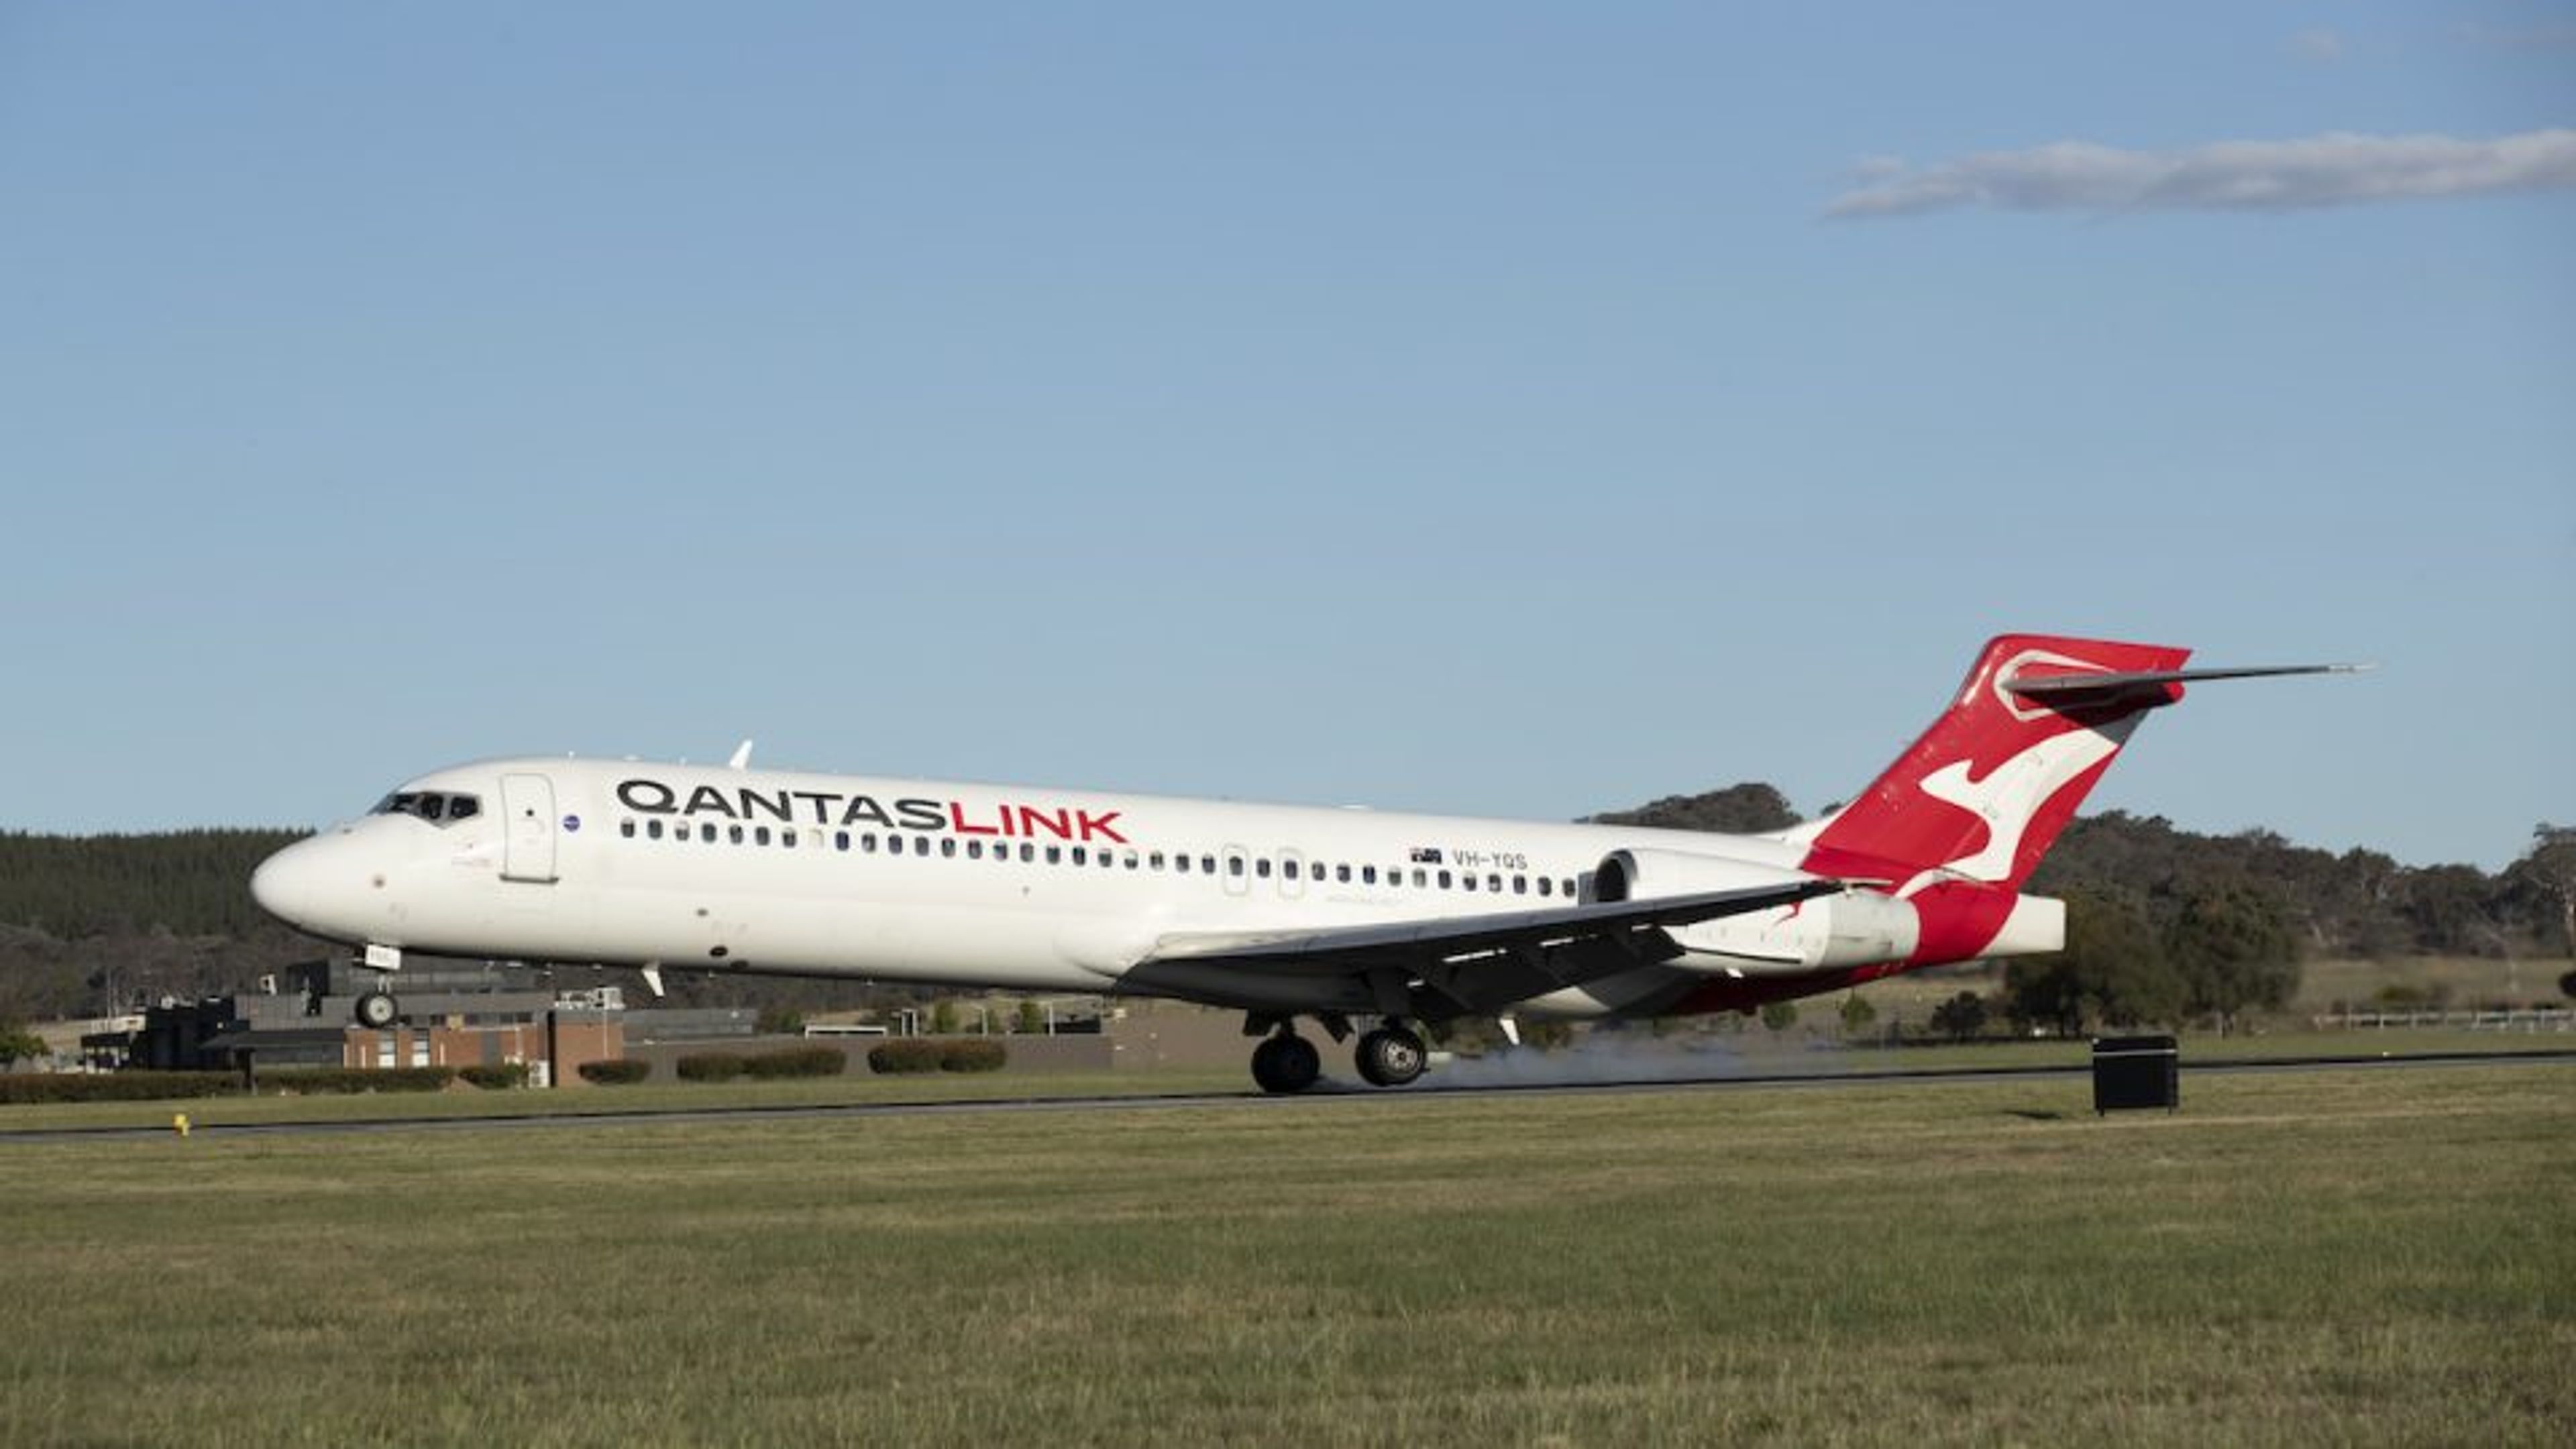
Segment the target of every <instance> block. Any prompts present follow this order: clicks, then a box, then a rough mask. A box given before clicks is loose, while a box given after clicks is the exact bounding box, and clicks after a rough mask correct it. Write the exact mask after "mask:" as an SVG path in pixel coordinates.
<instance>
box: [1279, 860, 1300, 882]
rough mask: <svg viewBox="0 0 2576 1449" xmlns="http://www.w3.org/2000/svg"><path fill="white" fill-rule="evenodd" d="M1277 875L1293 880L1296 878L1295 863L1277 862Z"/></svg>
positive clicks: (1291, 861) (1288, 861)
mask: <svg viewBox="0 0 2576 1449" xmlns="http://www.w3.org/2000/svg"><path fill="white" fill-rule="evenodd" d="M1279 873H1280V874H1281V875H1283V876H1286V877H1287V878H1288V879H1290V880H1295V879H1296V878H1297V862H1295V861H1293V860H1283V861H1281V862H1279Z"/></svg>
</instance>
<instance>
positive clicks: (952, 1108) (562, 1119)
mask: <svg viewBox="0 0 2576 1449" xmlns="http://www.w3.org/2000/svg"><path fill="white" fill-rule="evenodd" d="M2569 1062H2576V1049H2564V1050H2555V1049H2553V1050H2540V1051H2510V1052H2402V1053H2377V1054H2373V1055H2369V1056H2309V1057H2274V1058H2269V1059H2263V1060H2252V1061H2223V1062H2202V1063H2190V1062H2185V1063H2184V1066H2183V1070H2184V1073H2185V1074H2186V1075H2220V1074H2224V1075H2253V1074H2259V1073H2264V1072H2312V1071H2339V1070H2349V1069H2369V1068H2383V1069H2404V1068H2414V1067H2436V1066H2454V1067H2457V1066H2488V1067H2504V1066H2546V1065H2551V1064H2562V1063H2569ZM2092 1072H2093V1068H2092V1065H2091V1064H2090V1063H2081V1064H2078V1065H2074V1066H2030V1067H1971V1068H1942V1067H1922V1068H1911V1069H1906V1068H1887V1069H1878V1070H1866V1071H1856V1072H1835V1073H1830V1074H1828V1073H1819V1072H1772V1073H1741V1074H1731V1075H1725V1076H1702V1077H1652V1078H1629V1079H1624V1080H1611V1081H1600V1082H1534V1083H1518V1082H1505V1083H1494V1084H1491V1085H1486V1086H1459V1087H1447V1086H1431V1087H1417V1088H1409V1089H1408V1088H1394V1089H1379V1088H1371V1087H1360V1086H1351V1085H1347V1084H1342V1083H1338V1082H1332V1081H1329V1080H1328V1081H1327V1082H1326V1084H1325V1085H1324V1086H1323V1087H1322V1088H1321V1089H1319V1090H1315V1091H1308V1092H1303V1093H1299V1094H1297V1095H1295V1096H1271V1095H1269V1094H1266V1093H1262V1092H1258V1091H1243V1092H1167V1093H1155V1092H1142V1093H1110V1094H1103V1095H1095V1096H1084V1097H986V1098H966V1099H951V1100H946V1101H936V1102H841V1103H795V1104H781V1105H779V1106H774V1107H764V1106H734V1107H671V1108H661V1109H654V1108H640V1109H633V1110H615V1109H611V1110H607V1111H599V1112H586V1111H568V1112H529V1113H520V1114H516V1115H510V1116H493V1117H363V1118H355V1119H351V1120H346V1121H326V1122H235V1123H207V1122H200V1123H196V1124H194V1125H193V1126H192V1128H191V1131H192V1132H193V1133H194V1135H196V1136H199V1137H291V1136H305V1135H318V1134H327V1133H363V1132H440V1131H445V1132H462V1131H478V1130H485V1129H509V1128H528V1127H634V1126H650V1125H653V1124H656V1123H667V1122H682V1123H686V1122H711V1121H757V1120H766V1121H800V1120H819V1119H825V1118H834V1117H928V1116H953V1115H964V1114H969V1113H980V1112H1093V1111H1102V1110H1109V1111H1129V1110H1139V1109H1163V1110H1172V1109H1179V1108H1193V1107H1231V1108H1246V1109H1260V1110H1271V1111H1284V1110H1293V1109H1295V1108H1299V1107H1312V1106H1318V1105H1328V1104H1330V1105H1338V1104H1353V1105H1358V1104H1370V1105H1394V1104H1400V1103H1407V1102H1456V1101H1468V1100H1478V1099H1492V1098H1497V1097H1521V1096H1554V1095H1583V1094H1588V1095H1593V1096H1616V1095H1633V1094H1636V1093H1643V1092H1706V1091H1719V1090H1724V1089H1727V1088H1733V1087H1864V1086H1873V1085H1883V1084H1886V1083H1890V1082H1909V1083H1916V1084H1922V1085H1938V1084H1944V1083H1964V1082H1989V1083H1991V1082H2004V1081H2022V1080H2030V1079H2037V1078H2065V1077H2078V1078H2081V1077H2090V1076H2091V1075H2092ZM169 1135H170V1129H169V1128H168V1127H166V1126H160V1127H52V1128H43V1127H36V1128H14V1129H5V1130H0V1143H13V1142H15V1143H29V1142H62V1141H101V1140H116V1139H120V1138H122V1139H132V1138H160V1137H167V1136H169Z"/></svg>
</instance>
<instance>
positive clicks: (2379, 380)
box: [0, 0, 2576, 865]
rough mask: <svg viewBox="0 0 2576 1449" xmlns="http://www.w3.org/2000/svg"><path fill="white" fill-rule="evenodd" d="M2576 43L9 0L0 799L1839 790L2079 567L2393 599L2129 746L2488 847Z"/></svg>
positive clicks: (2549, 740)
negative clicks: (611, 765)
mask: <svg viewBox="0 0 2576 1449" xmlns="http://www.w3.org/2000/svg"><path fill="white" fill-rule="evenodd" d="M2571 82H2576V6H2570V5H2555V6H2554V5H2543V4H2531V3H2521V0H2494V3H2488V4H2476V3H2472V4H2468V5H2461V6H2444V7H2414V6H2392V5H2365V4H2352V5H2338V4H2323V3H2317V4H2300V3H2277V4H2260V5H2244V4H2178V5H2169V6H2158V7H2110V6H2068V5H2064V4H2021V5H1985V6H1979V7H1973V8H1971V9H1967V10H1966V11H1964V13H1963V12H1961V11H1960V10H1958V9H1956V8H1954V7H1925V6H1914V5H1903V4H1872V5H1816V6H1794V7H1791V6H1777V7H1759V8H1752V7H1747V8H1743V9H1721V8H1717V7H1705V6H1696V5H1669V6H1666V5H1618V4H1601V5H1589V6H1582V7H1572V6H1541V7H1532V6H1510V5H1495V4H1490V3H1486V4H1457V5H1398V6H1389V5H1330V4H1310V5H1301V6H1295V7H1275V8H1273V9H1271V10H1269V11H1267V12H1255V11H1254V10H1252V8H1251V7H1239V6H1205V5H1183V4H1173V5H1144V4H1133V5H1114V6H1102V7H1065V6H1046V5H1027V6H959V5H930V6H918V7H845V6H829V5H814V6H801V5H727V6H712V5H710V6H676V5H619V6H613V7H612V6H571V5H566V6H546V7H529V6H518V5H476V4H459V3H447V4H440V5H435V6H431V5H414V6H344V5H324V4H315V5H282V4H244V5H236V6H222V7H216V6H200V5H177V4H170V5H151V4H133V5H119V6H97V5H85V4H28V3H17V4H11V5H8V6H6V7H0V488H5V490H6V494H5V497H6V509H5V513H0V518H5V520H6V525H7V536H8V538H9V540H10V544H11V546H10V548H9V550H8V555H7V556H8V560H9V563H8V567H7V568H6V569H5V571H0V619H5V621H6V632H5V635H0V664H4V665H5V669H6V674H5V677H6V679H7V681H8V687H7V696H6V697H7V698H8V699H9V700H10V701H11V703H12V704H13V705H14V706H15V707H13V708H10V709H8V710H6V711H5V712H0V828H23V829H36V830H57V831H96V830H127V829H143V828H156V827H163V826H176V825H189V824H234V823H241V824H248V823H281V824H309V823H318V822H321V821H323V820H326V819H330V818H334V817H336V816H339V815H343V814H346V813H349V812H351V811H353V810H355V809H358V808H362V807H363V806H364V805H365V804H366V803H368V802H369V801H370V800H371V799H372V798H373V797H374V796H375V795H376V794H377V793H379V792H380V791H381V790H382V789H383V788H384V787H385V786H387V785H389V784H391V783H392V782H394V781H395V780H397V779H400V778H402V777H404V776H406V775H410V774H414V773H418V772H420V771H423V770H426V769H429V768H431V767H433V766H436V765H440V764H444V763H448V762H452V761H456V760H460V759H466V758H473V757H478V756H483V755H491V754H502V753H520V752H579V753H583V754H600V755H624V754H635V755H644V756H663V757H671V756H687V757H691V758H699V759H704V758H711V757H721V756H722V755H723V754H725V753H726V752H727V751H728V750H730V748H731V747H732V745H733V743H734V742H735V741H736V740H737V739H738V738H740V737H742V736H746V735H749V736H756V737H757V738H758V739H759V740H760V754H759V757H760V759H761V760H762V761H764V762H768V763H777V764H796V765H804V766H811V767H816V768H825V769H851V770H866V771H871V772H885V773H897V774H922V775H944V776H961V777H968V778H988V779H1013V780H1024V781H1036V782H1045V783H1056V784H1063V785H1089V786H1100V787H1105V788H1133V789H1146V790H1160V791H1172V792H1182V793H1205V794H1222V795H1230V796H1236V797H1240V798H1251V799H1282V800H1293V801H1307V802H1317V803H1348V802H1366V803H1372V804H1377V805H1381V806H1386V807H1390V808H1396V807H1405V808H1421V809H1431V810H1451V811H1459V812H1465V813H1477V814H1494V815H1517V816H1530V817H1537V818H1564V817H1569V816H1573V815H1576V814H1580V813H1584V812H1587V811H1590V810H1594V809H1599V808H1608V807H1614V806H1619V805H1624V804H1630V803H1634V802H1637V801H1639V800H1643V799H1646V798H1650V797H1652V796H1656V795H1660V794H1666V793H1673V792H1679V791H1688V790H1695V789H1702V788H1708V787H1712V786H1716V785H1719V784H1724V783H1727V782H1731V781H1734V780H1738V779H1746V778H1753V779H1767V780H1771V781H1773V782H1775V783H1777V784H1779V785H1780V786H1782V787H1783V788H1784V789H1786V790H1787V791H1789V793H1790V794H1791V796H1792V798H1793V799H1794V800H1796V802H1797V803H1798V804H1799V805H1800V806H1801V807H1802V808H1805V809H1809V810H1813V809H1815V808H1818V807H1820V806H1822V805H1824V804H1825V803H1827V802H1828V801H1831V800H1835V799H1839V798H1842V797H1843V796H1844V795H1846V794H1848V793H1849V792H1850V791H1851V790H1852V789H1854V788H1856V787H1857V786H1858V785H1859V784H1860V783H1861V782H1863V781H1865V780H1866V779H1867V778H1868V777H1869V775H1870V774H1872V773H1873V772H1875V771H1876V770H1877V768H1878V767H1879V766H1880V765H1881V764H1883V763H1884V762H1885V760H1886V759H1887V758H1888V757H1889V756H1890V755H1892V754H1893V753H1894V751H1895V750H1896V748H1897V747H1898V746H1899V745H1900V744H1902V743H1903V742H1904V741H1905V740H1906V739H1907V738H1910V736H1911V735H1912V733H1913V732H1914V730H1916V729H1917V728H1918V727H1919V726H1920V725H1921V723H1922V721H1923V720H1924V719H1925V718H1926V717H1928V715H1929V714H1930V713H1931V711H1932V710H1933V709H1935V708H1936V707H1937V706H1938V704H1939V703H1940V702H1941V700H1942V697H1943V695H1944V694H1945V692H1946V691H1947V690H1948V689H1949V688H1950V687H1951V685H1952V684H1953V683H1954V682H1955V680H1956V678H1957V676H1958V674H1959V672H1960V671H1961V669H1962V668H1964V667H1965V665H1966V663H1967V661H1968V659H1969V657H1970V655H1971V653H1972V651H1973V649H1974V647H1975V645H1976V643H1977V641H1978V640H1980V639H1981V638H1982V637H1984V636H1985V635H1987V634H1989V633H1992V632H1996V631H1999V630H2003V629H2037V630H2047V631H2061V632H2077V633H2083V632H2097V633H2103V634H2108V635H2112V636H2119V637H2133V638H2140V639H2148V640H2154V641H2158V642H2172V643H2183V644H2189V645H2192V646H2195V647H2196V648H2198V649H2199V650H2200V651H2201V655H2200V658H2201V659H2202V661H2203V662H2208V663H2231V662H2245V663H2268V662H2277V661H2290V660H2307V659H2367V660H2376V661H2378V662H2380V663H2381V664H2382V665H2383V666H2384V668H2383V669H2382V670H2381V672H2379V673H2377V674H2375V675H2372V676H2368V677H2366V678H2362V679H2358V680H2341V681H2327V682H2301V681H2294V682H2287V683H2279V684H2269V685H2255V684H2248V685H2237V686H2214V687H2211V688H2208V689H2205V690H2202V691H2197V692H2195V694H2194V697H2193V698H2192V700H2191V701H2190V702H2189V704H2188V705H2186V706H2185V707H2184V708H2182V709H2180V710H2176V711H2174V712H2173V713H2172V714H2171V715H2170V716H2167V717H2164V718H2160V719H2158V720H2157V721H2155V722H2154V724H2153V725H2152V726H2151V727H2150V728H2149V729H2148V730H2147V731H2146V732H2145V733H2143V734H2142V735H2141V736H2140V740H2139V743H2138V746H2137V747H2136V748H2135V749H2133V750H2132V751H2131V752H2130V753H2129V755H2128V756H2126V757H2125V758H2124V760H2123V763H2122V764H2121V766H2120V767H2119V768H2118V769H2117V770H2115V771H2114V772H2113V773H2112V775H2111V776H2110V777H2109V779H2108V780H2107V781H2106V783H2105V785H2104V786H2103V788H2102V790H2101V791H2100V792H2098V793H2097V795H2096V797H2095V803H2096V804H2097V805H2101V806H2117V807H2122V808H2128V809H2132V810H2138V811H2142V812H2150V813H2159V814H2164V815H2168V816H2170V817H2172V818H2173V819H2174V820H2176V821H2177V822H2178V823H2180V824H2183V825H2186V826H2189V827H2193V828H2198V829H2205V830H2234V829H2240V828H2244V827H2248V826H2253V825H2266V826H2270V827H2273V828H2277V829H2280V830H2282V831H2284V832H2286V833H2288V834H2289V835H2291V836H2292V837H2293V838H2296V839H2299V840H2302V841H2305V842H2310V843H2314V844H2318V845H2323V846H2328V847H2331V848H2337V849H2340V848H2343V847H2346V846H2350V845H2356V844H2366V845H2370V846H2374V847H2377V848H2382V849H2386V850H2389V851H2391V852H2392V853H2394V854H2396V855H2397V856H2398V857H2399V858H2400V859H2403V860H2409V861H2415V862H2432V861H2438V860H2449V859H2467V860H2474V861H2478V862H2481V863H2485V864H2488V865H2495V864H2498V863H2501V862H2502V861H2504V860H2507V859H2510V858H2511V857H2512V856H2513V855H2515V854H2517V853H2518V852H2519V851H2520V850H2521V849H2522V847H2523V846H2524V844H2525V843H2526V841H2527V836H2528V832H2529V830H2530V827H2531V826H2532V824H2533V823H2534V822H2536V821H2539V820H2543V819H2552V820H2558V821H2569V820H2576V765H2571V749H2570V740H2571V736H2572V735H2576V646H2571V625H2576V268H2571V267H2570V265H2569V263H2568V261H2567V258H2569V257H2570V256H2576V189H2571V186H2576V165H2571V163H2570V162H2569V160H2568V156H2569V155H2570V149H2569V148H2570V147H2571V146H2576V137H2569V136H2568V134H2567V131H2568V128H2569V127H2571V126H2576V84H2571ZM2428 138H2429V139H2428ZM2070 145H2071V146H2072V147H2073V148H2074V149H2065V148H2066V147H2068V146H2070ZM2052 147H2054V148H2059V149H2049V148H2052Z"/></svg>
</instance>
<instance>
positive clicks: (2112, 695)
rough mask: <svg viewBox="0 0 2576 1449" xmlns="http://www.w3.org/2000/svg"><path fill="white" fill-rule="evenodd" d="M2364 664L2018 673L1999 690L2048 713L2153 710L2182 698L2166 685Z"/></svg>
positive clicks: (2354, 668) (2351, 670)
mask: <svg viewBox="0 0 2576 1449" xmlns="http://www.w3.org/2000/svg"><path fill="white" fill-rule="evenodd" d="M2368 668H2370V666H2369V665H2367V664H2260V665H2251V666H2247V667H2244V668H2239V669H2145V670H2136V671H2132V672H2129V673H2122V674H2103V673H2063V674H2059V673H2050V674H2017V675H2014V676H2012V677H2011V678H2009V679H2006V680H2004V681H2003V687H2004V688H2005V689H2006V690H2007V691H2009V692H2011V693H2013V694H2017V695H2020V696H2021V697H2022V698H2024V699H2028V700H2033V701H2036V702H2037V703H2040V704H2045V705H2048V706H2049V707H2051V708H2053V709H2090V708H2096V707H2099V706H2103V705H2114V704H2117V705H2127V706H2131V707H2141V708H2153V707H2154V706H2156V705H2160V704H2171V703H2172V702H2173V701H2175V700H2177V699H2180V698H2181V697H2182V695H2181V693H2180V691H2178V690H2175V689H2172V688H2171V687H2170V686H2173V685H2177V684H2197V683H2200V682H2202V681H2204V680H2212V679H2271V678H2276V677H2278V676H2281V675H2286V674H2357V673H2359V672H2361V671H2362V670H2365V669H2368Z"/></svg>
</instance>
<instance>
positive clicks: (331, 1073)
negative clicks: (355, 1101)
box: [259, 1067, 456, 1096]
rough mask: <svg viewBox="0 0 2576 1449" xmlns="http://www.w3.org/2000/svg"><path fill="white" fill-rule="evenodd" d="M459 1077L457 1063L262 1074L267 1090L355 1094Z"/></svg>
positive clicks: (416, 1087)
mask: <svg viewBox="0 0 2576 1449" xmlns="http://www.w3.org/2000/svg"><path fill="white" fill-rule="evenodd" d="M455 1080H456V1068H454V1067H286V1068H281V1069H279V1070H277V1071H273V1072H262V1073H260V1074H259V1088H260V1090H261V1091H263V1092H281V1093H283V1092H294V1093H311V1094H315V1095H334V1096H353V1095H356V1094H358V1093H361V1092H435V1091H437V1090H438V1089H439V1088H441V1087H444V1086H446V1085H447V1084H448V1083H450V1082H452V1081H455Z"/></svg>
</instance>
